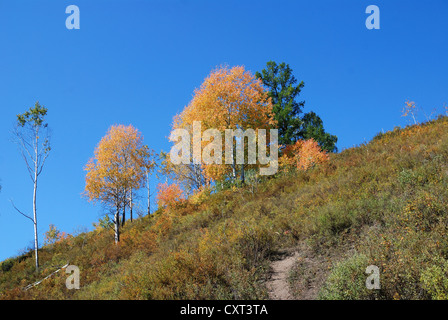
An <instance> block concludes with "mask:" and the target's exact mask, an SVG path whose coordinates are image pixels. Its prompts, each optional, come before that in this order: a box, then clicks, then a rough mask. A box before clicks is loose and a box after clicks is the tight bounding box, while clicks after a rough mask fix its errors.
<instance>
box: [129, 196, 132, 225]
mask: <svg viewBox="0 0 448 320" xmlns="http://www.w3.org/2000/svg"><path fill="white" fill-rule="evenodd" d="M132 200H133V199H132V189H131V193H130V199H129V211H130V215H131V222H132V204H133V203H132Z"/></svg>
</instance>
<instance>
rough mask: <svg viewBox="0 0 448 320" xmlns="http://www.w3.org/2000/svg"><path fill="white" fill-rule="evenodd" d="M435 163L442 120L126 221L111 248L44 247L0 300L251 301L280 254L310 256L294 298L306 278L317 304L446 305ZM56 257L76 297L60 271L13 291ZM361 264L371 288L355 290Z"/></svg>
mask: <svg viewBox="0 0 448 320" xmlns="http://www.w3.org/2000/svg"><path fill="white" fill-rule="evenodd" d="M447 161H448V118H446V117H444V118H441V119H439V120H437V121H433V122H430V123H426V124H423V125H420V126H412V127H407V128H405V129H396V130H394V131H392V132H388V133H386V134H382V135H378V136H377V137H375V138H374V139H373V141H371V142H370V143H368V144H364V145H361V146H359V147H356V148H351V149H348V150H345V151H343V152H341V153H339V154H335V155H332V156H331V160H330V163H329V164H328V165H325V166H321V167H318V168H315V169H313V170H310V171H308V172H289V173H286V172H285V173H281V174H279V175H278V176H277V177H275V178H272V179H269V180H266V181H263V182H261V183H258V184H254V185H252V186H250V187H246V188H244V189H238V190H226V191H221V192H219V193H217V194H214V195H211V196H208V197H204V198H203V199H199V200H198V199H196V200H197V201H196V202H195V203H192V202H190V203H188V204H185V205H183V206H182V207H180V208H177V209H175V210H165V211H164V212H163V211H162V210H160V211H158V212H157V213H156V214H154V215H152V216H150V217H144V218H141V219H138V220H136V221H134V222H133V223H128V224H127V225H126V227H125V228H124V230H123V236H122V241H121V244H120V245H118V246H115V245H113V235H112V233H111V232H109V231H106V230H102V231H101V230H100V231H94V232H89V233H83V234H79V235H77V236H74V237H71V238H69V239H66V240H63V241H60V242H59V243H56V244H54V245H52V246H46V247H44V248H42V250H41V255H40V259H41V265H42V268H41V272H40V274H38V275H36V274H35V273H34V271H33V259H32V256H31V254H32V253H31V252H30V253H29V254H25V255H22V256H20V257H17V258H13V259H9V260H7V261H5V262H3V264H2V266H1V268H0V298H3V299H11V298H16V299H19V298H20V299H24V298H26V299H48V298H49V299H263V298H267V292H266V288H265V281H266V279H267V277H268V274H269V262H270V260H271V259H273V257H274V256H275V255H276V253H277V252H279V251H280V250H282V249H285V248H295V249H298V248H300V250H299V251H301V252H302V250H303V252H305V251H306V254H307V257H308V258H309V259H312V261H313V263H311V264H310V263H305V262H304V261H305V260H304V261H298V262H297V263H296V265H295V267H294V270H293V272H292V274H291V277H290V280H291V284H292V288H293V291H294V294H295V295H296V297H298V298H300V297H307V293H306V292H304V291H306V290H307V289H306V288H307V286H306V283H310V282H312V281H313V277H317V276H318V277H319V278H320V279H322V281H320V282H318V284H319V288H318V289H319V290H318V293H319V296H318V297H319V298H322V299H328V298H330V299H372V298H377V299H425V298H447V297H448V296H447V295H448V281H447V280H446V278H447V277H446V276H447V275H448V262H447V260H446V258H447V257H448V237H445V234H446V231H447V227H448V215H447V214H446V213H447V203H448V188H447V186H448V167H447ZM305 248H306V249H305ZM309 259H308V262H309V261H310V260H309ZM68 262H69V263H70V264H74V265H77V266H78V267H79V268H80V271H81V289H80V290H67V289H66V288H65V279H66V277H67V275H66V274H65V273H64V272H59V273H57V274H56V275H54V276H52V277H51V278H50V279H47V280H45V281H44V282H42V283H41V284H40V285H39V286H37V287H35V288H33V289H30V290H28V291H23V290H21V288H22V287H25V286H26V285H28V284H29V283H32V282H34V281H36V280H40V279H41V278H43V277H44V276H46V275H47V274H50V273H51V272H53V271H54V270H55V269H56V268H57V267H58V266H62V265H64V264H66V263H68ZM370 264H374V265H377V266H378V267H379V268H380V270H381V276H380V277H381V278H380V279H381V290H367V289H366V288H365V280H366V277H367V275H366V274H365V273H364V272H365V269H366V267H367V266H368V265H370ZM310 270H311V271H313V270H317V271H318V272H317V275H316V274H315V273H312V272H311V271H310Z"/></svg>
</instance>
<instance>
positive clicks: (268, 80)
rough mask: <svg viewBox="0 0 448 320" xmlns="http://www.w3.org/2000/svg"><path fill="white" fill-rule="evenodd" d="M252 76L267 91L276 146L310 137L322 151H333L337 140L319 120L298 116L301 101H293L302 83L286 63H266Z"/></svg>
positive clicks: (314, 115)
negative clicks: (276, 131)
mask: <svg viewBox="0 0 448 320" xmlns="http://www.w3.org/2000/svg"><path fill="white" fill-rule="evenodd" d="M255 75H256V76H257V78H259V79H260V80H261V81H262V82H263V84H264V85H265V86H266V87H267V88H268V90H269V96H270V97H271V99H272V104H273V112H274V117H275V120H277V123H278V133H279V143H280V144H282V145H292V144H294V143H295V142H296V141H297V140H299V139H305V140H307V139H311V138H312V139H314V140H315V141H317V142H318V144H319V146H320V147H321V148H322V149H324V150H327V151H329V152H335V151H336V150H337V148H336V142H337V140H338V138H337V137H336V136H334V135H331V134H329V133H326V132H325V129H324V126H323V121H322V119H321V118H320V117H319V116H318V115H317V114H316V113H314V112H309V113H306V114H305V115H304V116H303V117H302V118H301V117H300V115H301V113H302V109H303V107H304V105H305V101H297V98H298V97H299V95H300V92H301V90H302V88H303V87H304V85H305V84H304V82H303V81H300V82H298V80H297V79H296V78H295V77H294V75H293V73H292V69H291V68H290V66H289V65H288V64H286V63H284V62H282V63H280V64H277V63H276V62H274V61H269V62H268V63H267V65H266V69H263V70H262V71H261V72H256V73H255Z"/></svg>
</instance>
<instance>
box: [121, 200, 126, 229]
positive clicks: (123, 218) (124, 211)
mask: <svg viewBox="0 0 448 320" xmlns="http://www.w3.org/2000/svg"><path fill="white" fill-rule="evenodd" d="M125 221H126V201H124V203H123V217H122V220H121V226H122V227H124V223H125Z"/></svg>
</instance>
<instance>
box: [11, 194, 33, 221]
mask: <svg viewBox="0 0 448 320" xmlns="http://www.w3.org/2000/svg"><path fill="white" fill-rule="evenodd" d="M9 201H11V204H12V206H13V207H14V209H16V210H17V212H18V213H20V214H21V215H22V216H24V217H25V218H28V219H30V220H31V221H32V222H33V223H34V220H33V219H32V218H31V217H29V216H27V215H26V214H24V213H23V212H22V211H20V210H19V209H17V207H16V206H15V205H14V202H13V201H12V199H9Z"/></svg>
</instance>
